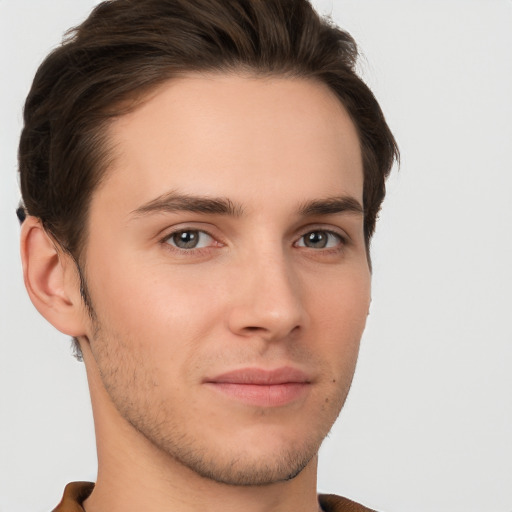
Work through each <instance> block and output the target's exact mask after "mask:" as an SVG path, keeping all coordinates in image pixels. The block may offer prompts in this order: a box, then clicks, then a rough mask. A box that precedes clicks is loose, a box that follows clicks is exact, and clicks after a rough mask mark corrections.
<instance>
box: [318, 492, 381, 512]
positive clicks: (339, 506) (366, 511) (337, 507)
mask: <svg viewBox="0 0 512 512" xmlns="http://www.w3.org/2000/svg"><path fill="white" fill-rule="evenodd" d="M318 501H319V503H320V506H321V507H322V510H323V511H324V512H376V511H375V510H372V509H371V508H368V507H365V506H363V505H359V503H355V502H354V501H351V500H349V499H347V498H342V497H341V496H336V495H335V494H320V495H319V496H318Z"/></svg>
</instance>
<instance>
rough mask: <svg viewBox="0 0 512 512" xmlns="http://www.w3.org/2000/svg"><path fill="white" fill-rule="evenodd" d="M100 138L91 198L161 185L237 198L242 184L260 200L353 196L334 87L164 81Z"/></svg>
mask: <svg viewBox="0 0 512 512" xmlns="http://www.w3.org/2000/svg"><path fill="white" fill-rule="evenodd" d="M107 135H108V137H109V139H110V141H111V143H112V147H113V148H114V157H113V159H112V164H111V166H110V168H109V169H108V171H107V175H106V179H105V180H104V181H103V183H102V186H101V187H100V188H99V190H98V191H97V192H96V194H95V196H110V197H108V198H106V199H108V200H110V201H113V200H114V201H116V203H118V204H119V203H125V204H124V208H128V209H129V208H132V207H137V203H140V204H142V203H143V202H147V201H148V200H151V199H152V198H153V197H157V196H159V195H161V194H162V193H163V192H166V191H170V190H179V191H180V192H181V193H185V194H196V195H204V196H208V195H213V196H221V195H222V196H229V197H231V196H240V197H234V199H235V200H237V201H238V202H240V203H244V202H245V199H250V198H244V197H243V195H244V192H249V191H250V192H251V196H252V198H254V196H255V194H259V195H260V199H261V201H263V202H264V201H265V199H269V200H270V198H272V197H274V198H275V197H277V196H279V195H280V196H283V193H284V192H288V195H290V196H294V195H295V196H297V197H296V199H303V200H308V199H310V197H302V198H299V196H308V195H314V196H331V195H333V194H335V193H336V194H337V193H339V194H345V195H346V194H349V195H351V196H353V197H355V198H356V199H358V200H360V201H362V187H363V174H362V160H361V152H360V147H359V139H358V135H357V132H356V129H355V127H354V124H353V123H352V121H351V119H350V117H349V115H348V114H347V112H346V111H345V109H344V107H343V105H342V104H341V102H340V101H339V99H338V98H337V97H336V96H335V95H334V93H333V92H332V91H331V90H330V89H329V88H328V87H327V86H326V85H324V84H322V83H320V82H317V81H314V80H306V79H300V78H283V77H255V76H243V75H239V74H209V75H204V74H196V75H190V76H186V77H181V78H177V79H172V80H170V81H168V82H166V83H164V84H163V85H162V86H160V87H158V89H156V90H154V91H153V92H152V93H151V94H149V95H148V96H147V97H146V98H145V99H144V101H143V102H142V103H141V105H140V106H139V107H138V108H136V109H135V110H134V111H132V112H130V113H128V114H125V115H123V116H121V117H119V118H118V119H116V120H115V121H114V122H113V123H112V124H111V125H110V127H109V131H108V134H107ZM121 191H122V193H121ZM273 194H276V195H273ZM96 199H97V198H96V197H94V198H93V203H94V201H96Z"/></svg>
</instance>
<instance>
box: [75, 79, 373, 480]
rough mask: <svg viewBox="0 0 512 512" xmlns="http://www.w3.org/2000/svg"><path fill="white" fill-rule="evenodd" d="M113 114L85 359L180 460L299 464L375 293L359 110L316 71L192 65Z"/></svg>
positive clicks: (196, 466) (352, 357)
mask: <svg viewBox="0 0 512 512" xmlns="http://www.w3.org/2000/svg"><path fill="white" fill-rule="evenodd" d="M109 130H110V131H109V137H110V138H111V141H112V143H113V147H114V158H113V163H112V165H111V167H110V168H109V169H108V171H107V175H106V178H105V180H104V181H103V182H102V184H101V185H100V187H99V188H98V190H96V191H95V193H94V195H93V199H92V203H91V209H90V218H89V223H90V224H89V238H88V241H87V248H86V253H85V262H86V264H85V272H86V276H87V285H88V290H89V294H90V299H91V302H92V306H93V308H94V312H95V320H94V321H92V320H91V321H90V323H89V325H88V327H87V341H85V340H86V338H84V339H83V340H82V342H86V343H88V351H89V352H90V354H91V356H92V358H93V359H92V362H91V361H86V362H87V363H88V364H89V365H91V364H93V365H94V366H95V368H96V369H97V374H98V375H99V376H100V377H101V384H100V385H101V386H103V387H104V389H105V390H106V394H105V396H108V400H109V401H110V402H111V404H113V406H114V409H115V411H116V414H118V415H119V416H120V418H122V421H123V422H126V424H127V425H130V428H131V427H134V429H135V430H136V431H137V432H138V433H140V434H142V435H143V436H144V437H145V438H147V439H148V440H149V441H150V442H151V443H152V445H153V446H154V447H156V448H158V450H159V452H160V453H162V454H165V455H166V456H168V457H170V458H171V459H172V460H173V461H175V462H177V463H179V464H180V465H184V466H186V467H188V468H189V469H192V470H193V471H195V472H196V473H198V474H200V475H202V476H206V477H208V478H211V479H214V480H216V481H220V482H225V483H230V484H235V485H248V484H265V483H271V482H276V481H281V480H285V479H289V478H291V477H293V476H294V475H296V474H298V473H299V472H300V471H301V469H303V468H304V467H305V466H307V464H308V463H309V462H310V461H311V460H312V459H313V458H314V456H315V455H316V453H317V451H318V448H319V446H320V444H321V442H322V440H323V439H324V437H325V436H326V434H327V433H328V431H329V430H330V428H331V426H332V424H333V422H334V420H335V419H336V417H337V415H338V414H339V412H340V409H341V407H342V405H343V403H344V401H345V398H346V395H347V392H348V389H349V386H350V382H351V380H352V376H353V372H354V367H355V363H356V358H357V352H358V346H359V340H360V337H361V334H362V331H363V328H364V325H365V320H366V316H367V312H368V306H369V301H370V273H369V268H368V263H367V259H366V251H365V243H364V235H363V214H362V211H361V204H362V190H363V171H362V161H361V154H360V149H359V142H358V137H357V134H356V130H355V128H354V125H353V124H352V122H351V121H350V118H349V117H348V115H347V113H346V112H345V110H344V109H343V107H342V106H341V104H340V103H339V101H338V100H337V99H336V98H335V97H334V95H333V94H332V93H331V92H330V91H329V90H328V89H327V88H326V87H325V86H323V85H321V84H319V83H316V82H312V81H306V80H300V79H291V78H254V77H247V76H245V77H244V76H238V75H207V76H205V75H201V76H199V75H191V76H189V77H187V78H180V79H176V80H173V81H170V82H168V83H166V84H165V85H163V86H161V87H160V88H159V89H158V90H157V91H156V92H154V93H153V94H152V95H151V96H150V97H148V98H147V100H146V101H145V102H144V103H143V104H142V105H141V106H140V107H138V108H137V109H136V110H135V111H134V112H132V113H130V114H127V115H125V116H122V117H120V118H119V119H117V120H116V121H115V122H114V123H113V125H112V126H111V127H110V129H109Z"/></svg>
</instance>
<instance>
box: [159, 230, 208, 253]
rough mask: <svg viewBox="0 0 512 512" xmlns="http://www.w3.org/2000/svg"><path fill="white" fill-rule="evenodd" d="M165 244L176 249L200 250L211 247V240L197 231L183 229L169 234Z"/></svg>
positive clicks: (206, 234) (202, 232) (204, 233)
mask: <svg viewBox="0 0 512 512" xmlns="http://www.w3.org/2000/svg"><path fill="white" fill-rule="evenodd" d="M165 242H166V243H168V244H169V245H173V246H174V247H176V248H178V249H185V250H186V249H201V248H203V247H208V246H209V245H212V243H213V238H212V237H211V236H210V235H209V234H208V233H206V232H204V231H200V230H198V229H183V230H181V231H175V232H174V233H171V234H170V235H169V236H168V237H167V238H166V239H165Z"/></svg>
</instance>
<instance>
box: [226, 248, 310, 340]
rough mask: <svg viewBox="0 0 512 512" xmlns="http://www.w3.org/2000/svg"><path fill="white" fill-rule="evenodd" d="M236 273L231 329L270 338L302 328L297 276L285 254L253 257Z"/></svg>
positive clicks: (303, 312) (303, 317)
mask: <svg viewBox="0 0 512 512" xmlns="http://www.w3.org/2000/svg"><path fill="white" fill-rule="evenodd" d="M238 274H239V277H238V279H237V283H236V284H235V290H233V295H234V297H235V300H234V303H232V304H231V308H230V311H229V320H228V322H229V328H230V330H231V331H232V332H234V333H236V334H237V335H240V336H244V337H251V336H257V337H259V338H261V339H264V340H267V341H273V340H283V339H286V338H287V337H289V336H290V335H292V333H295V334H296V333H297V332H298V331H300V330H302V329H304V327H305V326H306V323H307V312H306V310H305V307H304V304H303V300H302V287H301V282H300V276H299V275H298V274H297V273H296V272H294V270H293V265H292V264H291V263H290V262H287V261H286V258H285V257H284V255H282V254H280V255H276V256H270V255H267V256H264V255H260V256H259V257H255V258H252V259H251V260H250V261H247V262H245V264H243V265H241V270H240V272H238Z"/></svg>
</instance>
